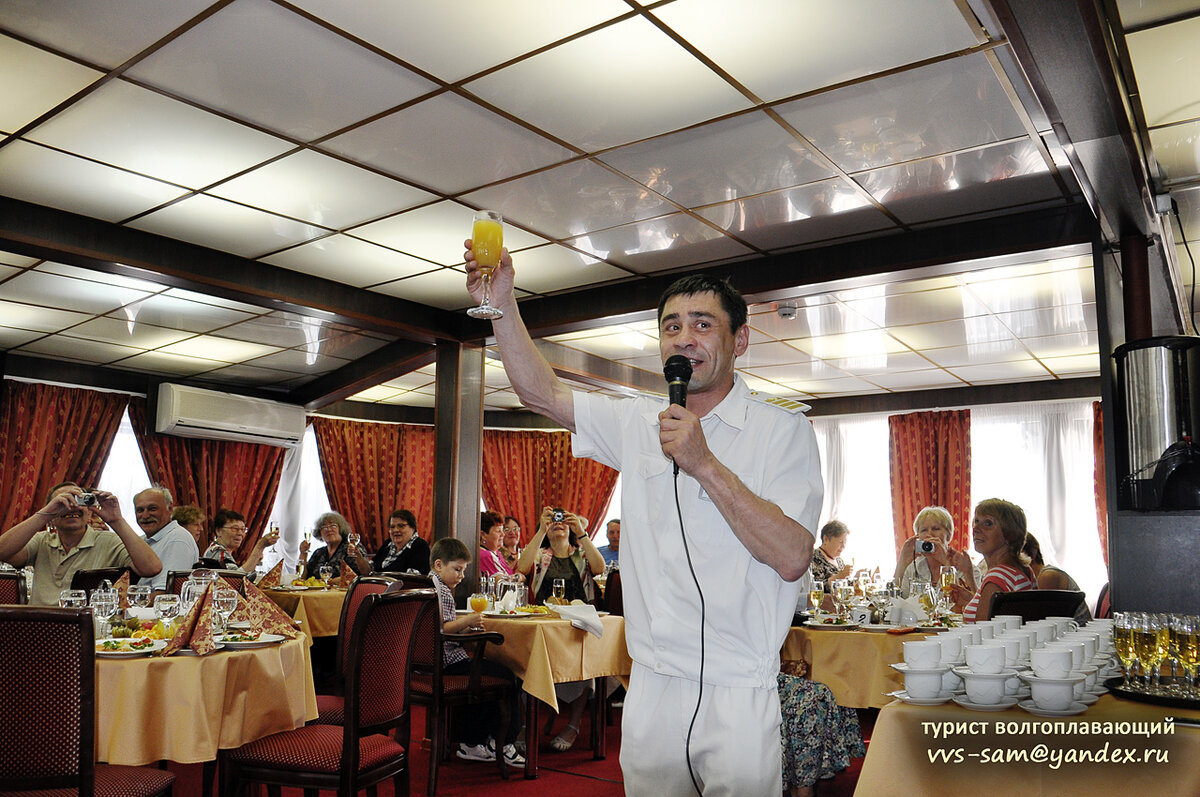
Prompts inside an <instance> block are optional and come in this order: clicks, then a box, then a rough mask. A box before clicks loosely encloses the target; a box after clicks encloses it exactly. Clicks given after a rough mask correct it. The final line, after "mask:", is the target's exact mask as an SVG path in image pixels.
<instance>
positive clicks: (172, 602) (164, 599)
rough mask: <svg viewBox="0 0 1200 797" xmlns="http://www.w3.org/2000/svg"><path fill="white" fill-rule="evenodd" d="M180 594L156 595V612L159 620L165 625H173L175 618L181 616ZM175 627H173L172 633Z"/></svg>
mask: <svg viewBox="0 0 1200 797" xmlns="http://www.w3.org/2000/svg"><path fill="white" fill-rule="evenodd" d="M179 604H180V601H179V596H178V595H156V596H155V597H154V614H155V616H156V617H158V619H159V621H161V622H162V624H163V625H165V626H168V627H170V626H172V625H174V623H175V618H176V617H178V616H179ZM173 632H174V629H172V633H173Z"/></svg>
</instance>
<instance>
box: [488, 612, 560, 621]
mask: <svg viewBox="0 0 1200 797" xmlns="http://www.w3.org/2000/svg"><path fill="white" fill-rule="evenodd" d="M480 614H482V615H483V616H484V617H498V618H500V619H501V620H528V619H530V618H532V617H555V616H556V615H552V614H529V613H528V612H514V613H511V614H509V613H508V612H496V611H491V612H480Z"/></svg>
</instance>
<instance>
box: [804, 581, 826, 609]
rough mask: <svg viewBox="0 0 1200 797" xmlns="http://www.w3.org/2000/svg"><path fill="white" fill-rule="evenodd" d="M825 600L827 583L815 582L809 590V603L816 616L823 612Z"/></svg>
mask: <svg viewBox="0 0 1200 797" xmlns="http://www.w3.org/2000/svg"><path fill="white" fill-rule="evenodd" d="M824 600H825V582H824V581H820V580H814V581H813V583H812V586H811V587H809V588H808V602H809V605H810V606H811V607H812V613H813V614H814V615H816V614H819V613H820V612H821V604H822V603H823V602H824Z"/></svg>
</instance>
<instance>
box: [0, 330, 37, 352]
mask: <svg viewBox="0 0 1200 797" xmlns="http://www.w3.org/2000/svg"><path fill="white" fill-rule="evenodd" d="M41 336H42V333H41V332H30V331H29V330H27V329H13V328H12V327H8V326H0V349H15V348H17V347H18V346H23V345H24V344H26V343H28V342H29V341H31V340H34V339H35V338H40V337H41Z"/></svg>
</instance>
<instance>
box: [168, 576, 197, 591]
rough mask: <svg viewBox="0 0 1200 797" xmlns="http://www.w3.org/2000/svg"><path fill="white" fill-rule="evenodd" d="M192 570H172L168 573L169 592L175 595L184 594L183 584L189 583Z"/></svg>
mask: <svg viewBox="0 0 1200 797" xmlns="http://www.w3.org/2000/svg"><path fill="white" fill-rule="evenodd" d="M191 574H192V571H191V570H172V571H171V572H169V573H167V592H170V593H172V594H174V595H182V594H183V585H184V584H185V583H187V580H188V577H189V576H190V575H191Z"/></svg>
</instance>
